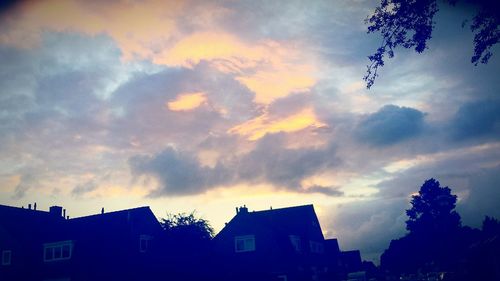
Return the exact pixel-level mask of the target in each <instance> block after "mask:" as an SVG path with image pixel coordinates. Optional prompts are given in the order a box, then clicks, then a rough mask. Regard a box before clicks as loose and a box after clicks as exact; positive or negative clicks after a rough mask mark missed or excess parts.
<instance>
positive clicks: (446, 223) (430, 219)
mask: <svg viewBox="0 0 500 281" xmlns="http://www.w3.org/2000/svg"><path fill="white" fill-rule="evenodd" d="M456 202H457V196H456V195H453V194H451V190H450V188H449V187H447V186H446V187H441V186H440V185H439V181H437V180H435V179H429V180H426V181H425V183H424V184H423V185H422V187H421V188H420V191H419V192H418V194H416V195H413V196H412V200H411V205H412V207H411V208H410V209H408V210H406V215H407V216H408V220H407V221H406V228H407V229H408V230H409V231H410V232H429V231H432V232H434V231H438V230H441V231H447V230H452V229H456V228H458V227H460V216H459V215H458V213H457V212H456V211H454V209H455V205H456Z"/></svg>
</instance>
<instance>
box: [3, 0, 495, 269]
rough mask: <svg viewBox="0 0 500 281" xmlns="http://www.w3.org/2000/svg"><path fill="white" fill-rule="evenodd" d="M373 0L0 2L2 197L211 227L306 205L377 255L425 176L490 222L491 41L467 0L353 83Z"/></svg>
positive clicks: (372, 41) (374, 42) (346, 245)
mask: <svg viewBox="0 0 500 281" xmlns="http://www.w3.org/2000/svg"><path fill="white" fill-rule="evenodd" d="M376 5H377V1H372V0H331V1H319V0H317V1H153V0H144V1H133V0H130V1H121V0H116V1H76V0H68V1H60V0H49V1H45V0H41V1H25V2H15V1H12V5H4V6H2V7H1V8H2V10H1V12H0V26H2V28H0V62H1V67H0V204H6V205H12V206H25V207H26V206H27V205H28V204H33V203H34V202H37V206H38V209H44V210H47V209H48V208H49V206H52V205H60V206H63V207H64V208H66V209H67V214H68V215H69V216H70V217H78V216H84V215H90V214H95V213H99V212H100V211H101V208H102V207H104V208H105V210H106V211H113V210H120V209H126V208H133V207H138V206H150V207H151V209H152V210H153V212H154V213H155V214H156V216H157V217H158V218H161V217H166V215H167V214H168V213H181V212H187V213H190V212H192V211H195V212H196V214H197V215H198V216H200V217H203V218H205V219H207V220H209V221H210V222H211V224H212V225H213V227H214V228H215V230H216V231H219V230H220V229H221V228H222V227H223V226H224V223H225V222H228V221H229V220H230V219H231V218H232V217H233V216H234V215H235V207H237V206H242V205H246V206H247V207H248V208H249V209H250V210H265V209H269V208H270V207H273V208H279V207H287V206H294V205H304V204H314V207H315V210H316V213H317V215H318V217H319V220H320V223H321V226H322V229H323V231H324V235H325V237H326V238H338V239H339V243H340V247H341V249H342V250H351V249H360V250H361V253H362V256H363V258H364V259H368V260H373V261H375V262H378V259H379V255H380V254H381V252H383V250H384V249H386V248H387V247H388V245H389V242H390V240H391V239H395V238H398V237H401V236H402V235H404V234H405V233H406V230H405V220H406V215H405V210H406V209H408V208H409V207H410V204H409V201H410V198H411V195H412V194H414V193H415V192H417V191H418V190H419V188H420V186H421V185H422V184H423V183H424V181H425V180H426V179H429V178H435V179H437V180H439V181H440V182H441V185H443V186H449V187H450V188H451V189H452V192H453V193H454V194H456V195H457V196H458V203H457V210H458V212H459V213H460V215H461V217H462V222H463V223H464V224H466V225H469V226H473V227H479V226H480V225H481V222H482V220H483V218H484V216H485V215H489V216H494V217H497V218H500V209H499V208H498V203H499V202H500V187H499V186H498V184H499V183H500V95H499V94H500V93H498V92H499V90H500V79H498V74H499V73H500V60H499V56H500V50H499V48H498V47H495V48H494V49H493V53H494V55H493V57H492V58H491V59H490V62H489V64H487V65H478V66H476V67H475V66H474V65H472V64H471V63H470V58H471V57H472V54H473V45H472V40H473V34H472V33H471V32H470V30H469V29H468V28H467V27H466V28H462V26H461V23H462V21H463V20H464V19H467V18H468V19H470V18H471V16H472V15H473V11H471V10H470V9H468V8H470V7H468V8H467V7H465V8H464V7H460V6H459V7H455V8H449V7H447V6H443V7H442V9H441V11H440V12H439V13H438V14H437V16H436V28H435V30H434V33H433V38H432V39H431V40H430V42H429V49H428V50H426V51H425V52H424V53H422V54H416V53H415V52H414V51H412V50H396V54H395V57H394V58H393V59H391V60H388V61H387V62H386V65H385V66H384V67H383V68H382V69H381V70H380V72H379V73H380V77H379V78H378V79H377V80H376V81H375V85H374V86H373V87H372V88H371V89H370V90H367V89H366V85H365V83H364V81H363V80H362V77H363V76H364V75H365V71H366V65H367V64H368V63H369V61H368V58H367V57H368V55H370V54H372V53H373V52H375V50H376V48H377V47H378V44H380V42H381V37H380V36H379V35H378V34H367V33H366V30H367V27H366V25H365V24H364V19H365V18H366V17H367V16H368V15H370V14H371V13H372V12H373V9H374V7H375V6H376Z"/></svg>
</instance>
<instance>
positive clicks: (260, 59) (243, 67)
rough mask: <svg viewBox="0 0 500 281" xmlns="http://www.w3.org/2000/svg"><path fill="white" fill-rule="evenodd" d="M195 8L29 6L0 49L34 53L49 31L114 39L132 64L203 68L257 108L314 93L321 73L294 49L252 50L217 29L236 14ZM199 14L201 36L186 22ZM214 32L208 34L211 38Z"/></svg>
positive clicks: (254, 46)
mask: <svg viewBox="0 0 500 281" xmlns="http://www.w3.org/2000/svg"><path fill="white" fill-rule="evenodd" d="M203 5H204V6H203V8H192V7H191V8H190V7H189V6H191V5H188V4H186V3H185V1H161V0H145V1H140V2H136V1H113V2H107V1H104V2H89V1H77V0H44V1H42V0H41V1H27V2H25V3H24V4H23V5H21V6H20V8H19V9H17V11H16V12H15V13H13V15H12V16H11V17H9V18H6V19H5V22H6V24H5V25H4V27H3V29H2V30H1V31H0V43H3V44H9V45H13V46H16V47H24V48H29V47H33V46H36V44H37V43H38V42H40V40H41V34H42V32H43V31H56V32H64V31H70V32H80V33H84V34H87V35H91V36H95V35H97V34H107V35H108V36H110V37H111V38H112V39H113V40H114V41H115V42H116V43H117V45H118V47H119V48H120V49H121V51H122V58H123V59H124V60H126V61H127V60H133V59H148V60H151V61H152V62H154V63H155V64H159V65H168V66H181V67H187V68H192V67H194V66H195V65H197V64H199V63H200V62H201V61H207V62H209V63H210V64H211V65H212V66H213V67H214V69H217V70H218V71H221V72H224V73H229V74H232V75H234V76H235V79H237V80H238V81H239V82H240V83H242V84H243V85H245V86H246V87H247V88H248V89H249V90H251V91H252V92H253V93H254V94H255V100H254V101H255V102H256V103H260V104H264V105H267V104H270V103H272V102H273V101H275V100H276V99H279V98H282V97H285V96H287V95H289V94H291V93H297V92H306V91H308V90H309V89H310V88H311V87H312V86H313V85H314V84H315V83H316V77H315V66H314V65H313V64H312V63H311V61H312V60H311V59H310V58H309V57H307V55H305V53H304V52H303V50H299V48H298V47H297V46H296V45H295V44H294V43H291V42H285V41H283V42H276V41H272V40H260V41H257V42H251V41H248V40H244V39H243V38H241V37H240V35H236V34H231V33H228V32H226V31H224V30H222V29H221V28H220V27H219V26H217V24H216V22H217V20H216V19H217V18H220V17H223V16H225V15H226V14H228V13H230V12H231V11H229V10H228V9H224V8H223V7H217V6H216V4H203ZM188 9H189V12H191V13H193V15H192V18H194V19H196V20H193V21H192V22H191V23H192V24H193V26H195V27H197V28H194V32H193V33H185V32H184V31H182V30H181V29H180V28H179V26H178V22H179V21H180V19H181V18H183V16H184V15H185V13H186V12H188ZM207 30H208V31H207Z"/></svg>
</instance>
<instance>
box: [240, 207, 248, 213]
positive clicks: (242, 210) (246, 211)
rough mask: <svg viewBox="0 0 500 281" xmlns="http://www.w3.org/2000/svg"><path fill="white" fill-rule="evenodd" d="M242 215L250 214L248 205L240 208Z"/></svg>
mask: <svg viewBox="0 0 500 281" xmlns="http://www.w3.org/2000/svg"><path fill="white" fill-rule="evenodd" d="M239 213H240V214H247V213H248V208H247V206H246V205H243V207H240V211H239Z"/></svg>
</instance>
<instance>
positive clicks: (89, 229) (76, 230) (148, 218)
mask: <svg viewBox="0 0 500 281" xmlns="http://www.w3.org/2000/svg"><path fill="white" fill-rule="evenodd" d="M67 224H68V230H69V232H70V233H71V236H73V237H77V236H81V235H82V233H84V234H85V236H87V237H88V236H92V235H105V236H113V235H123V234H125V233H129V232H140V231H142V230H143V229H145V228H147V229H150V230H152V231H154V232H157V231H161V226H160V224H159V222H158V220H157V219H156V217H155V215H154V214H153V212H152V211H151V209H150V208H149V207H138V208H133V209H126V210H120V211H114V212H109V213H103V214H95V215H90V216H84V217H77V218H72V219H69V220H67Z"/></svg>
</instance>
